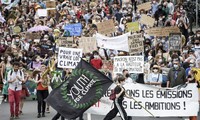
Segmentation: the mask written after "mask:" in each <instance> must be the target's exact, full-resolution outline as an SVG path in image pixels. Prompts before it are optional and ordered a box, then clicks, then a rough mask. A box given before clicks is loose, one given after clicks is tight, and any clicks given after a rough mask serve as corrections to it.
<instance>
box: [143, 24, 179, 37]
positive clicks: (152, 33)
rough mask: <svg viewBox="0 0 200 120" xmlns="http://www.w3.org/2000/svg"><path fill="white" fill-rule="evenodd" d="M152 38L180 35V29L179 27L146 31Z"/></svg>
mask: <svg viewBox="0 0 200 120" xmlns="http://www.w3.org/2000/svg"><path fill="white" fill-rule="evenodd" d="M145 32H146V33H147V34H148V35H150V36H169V34H170V33H177V32H178V33H179V32H180V29H179V28H178V27H177V26H171V27H164V28H158V27H157V28H151V29H147V30H145Z"/></svg>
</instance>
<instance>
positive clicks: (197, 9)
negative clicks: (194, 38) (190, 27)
mask: <svg viewBox="0 0 200 120" xmlns="http://www.w3.org/2000/svg"><path fill="white" fill-rule="evenodd" d="M198 5H199V4H198V0H196V29H198V12H199V7H198Z"/></svg>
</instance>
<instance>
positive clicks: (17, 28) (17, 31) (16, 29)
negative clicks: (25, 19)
mask: <svg viewBox="0 0 200 120" xmlns="http://www.w3.org/2000/svg"><path fill="white" fill-rule="evenodd" d="M13 32H14V33H16V34H18V33H20V32H21V28H20V27H19V26H15V27H14V28H13Z"/></svg>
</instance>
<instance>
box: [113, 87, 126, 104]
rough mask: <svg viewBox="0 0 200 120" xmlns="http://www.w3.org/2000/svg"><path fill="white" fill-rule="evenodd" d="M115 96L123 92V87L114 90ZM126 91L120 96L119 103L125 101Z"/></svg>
mask: <svg viewBox="0 0 200 120" xmlns="http://www.w3.org/2000/svg"><path fill="white" fill-rule="evenodd" d="M124 90H125V89H124ZM114 91H115V94H119V93H120V92H121V87H120V86H119V85H117V86H116V87H115V89H114ZM124 95H125V91H124V92H123V93H122V94H121V95H120V96H119V98H118V102H122V101H123V100H124Z"/></svg>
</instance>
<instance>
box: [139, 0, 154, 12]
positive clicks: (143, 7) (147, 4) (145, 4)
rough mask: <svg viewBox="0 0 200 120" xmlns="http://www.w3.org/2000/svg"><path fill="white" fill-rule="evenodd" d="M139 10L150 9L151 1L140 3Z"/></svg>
mask: <svg viewBox="0 0 200 120" xmlns="http://www.w3.org/2000/svg"><path fill="white" fill-rule="evenodd" d="M137 8H138V10H139V11H140V10H143V9H144V10H145V11H148V10H150V9H151V2H146V3H143V4H140V5H138V6H137Z"/></svg>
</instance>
